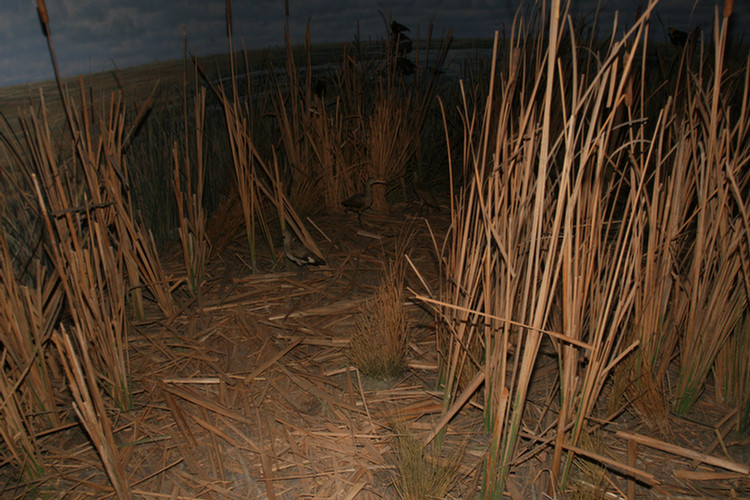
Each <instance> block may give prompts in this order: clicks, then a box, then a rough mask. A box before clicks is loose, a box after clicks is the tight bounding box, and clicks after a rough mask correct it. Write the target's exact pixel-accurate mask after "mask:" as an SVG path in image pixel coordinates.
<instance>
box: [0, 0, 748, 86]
mask: <svg viewBox="0 0 750 500" xmlns="http://www.w3.org/2000/svg"><path fill="white" fill-rule="evenodd" d="M527 3H529V2H527ZM638 3H640V2H639V1H638V0H611V1H609V2H602V4H603V5H605V6H603V7H602V12H601V15H602V21H603V23H602V25H603V26H604V27H606V28H607V29H608V28H609V27H610V26H611V22H612V18H613V17H614V11H615V10H619V11H620V12H621V14H620V23H621V25H622V23H625V24H628V25H629V24H632V22H633V19H634V17H635V12H636V6H637V5H638ZM740 3H743V4H744V3H745V2H735V11H736V14H735V17H736V19H733V22H734V24H735V25H737V26H747V25H748V23H750V6H744V5H743V6H741V5H739V4H740ZM46 4H47V9H48V12H49V17H50V23H51V33H52V40H53V43H54V45H55V50H56V52H57V57H58V62H59V63H60V67H61V70H62V72H63V74H64V75H65V76H71V75H76V74H81V73H88V72H91V71H102V70H106V69H112V68H113V67H114V65H116V66H117V67H120V68H123V67H127V66H132V65H136V64H144V63H149V62H154V61H160V60H172V59H178V58H180V57H181V56H182V34H183V27H184V28H185V29H186V31H187V41H188V49H189V50H190V51H191V52H193V53H196V54H199V55H204V54H214V53H219V52H226V50H227V46H228V43H227V38H226V21H225V0H202V1H199V0H47V1H46ZM289 4H290V33H291V37H292V40H293V41H294V42H300V41H302V40H303V39H304V36H305V26H306V24H307V21H308V20H310V21H311V25H310V27H311V33H312V40H313V43H325V42H336V41H347V40H352V39H353V38H354V36H355V35H356V33H357V26H358V24H357V23H358V22H359V30H360V31H359V34H360V36H361V37H362V38H363V39H371V38H382V37H383V36H384V33H385V25H384V23H383V19H382V17H381V15H380V12H383V13H384V14H385V15H386V16H388V15H392V16H393V17H394V18H396V19H398V20H399V21H400V22H402V23H404V24H406V25H407V26H410V27H411V28H412V32H413V34H416V29H417V27H418V26H419V27H420V29H421V33H422V36H424V32H425V30H426V29H427V26H428V24H429V23H430V22H433V23H434V32H433V36H435V37H440V36H442V35H444V34H445V33H447V32H448V30H452V31H453V33H454V36H457V37H461V38H463V37H483V38H491V37H492V35H493V33H494V31H495V30H497V29H500V30H502V29H503V27H505V28H506V29H508V30H509V29H510V25H511V23H512V20H513V15H514V13H515V11H516V9H517V7H518V5H519V4H520V1H518V0H470V1H468V2H467V1H465V0H437V1H436V0H413V1H409V2H404V1H398V2H397V1H388V0H380V1H377V0H349V1H346V2H342V1H340V0H318V1H306V2H302V1H298V0H297V1H295V0H289ZM574 4H575V6H576V10H575V11H574V12H573V14H574V15H576V16H580V15H584V14H590V15H591V14H593V12H594V11H595V8H596V5H598V1H596V0H578V1H576V2H574ZM686 4H689V6H690V7H688V8H686ZM716 4H717V3H716V0H714V1H708V0H697V1H696V0H662V1H661V2H660V4H659V5H658V7H657V11H656V12H657V14H658V16H657V17H655V18H654V19H653V21H652V26H654V28H655V30H656V33H655V35H654V36H655V37H656V38H657V39H658V37H659V36H664V32H663V31H662V30H663V28H664V27H666V26H670V25H674V26H676V27H678V28H681V29H685V30H689V29H691V28H692V27H693V26H696V25H698V24H701V25H703V27H704V29H707V30H709V31H710V24H711V20H712V17H713V9H714V6H715V5H716ZM232 18H233V32H234V35H235V44H236V46H237V47H239V46H240V42H241V40H244V42H245V45H246V46H247V47H248V48H250V49H256V48H267V47H271V46H279V45H282V44H283V33H284V21H285V16H284V1H283V0H254V1H237V0H235V2H233V4H232ZM52 76H53V73H52V64H51V61H50V56H49V52H48V50H47V45H46V40H45V39H44V36H43V34H42V29H41V26H40V23H39V20H38V17H37V12H36V0H0V86H2V85H9V84H13V83H23V82H28V81H38V80H42V79H49V78H52Z"/></svg>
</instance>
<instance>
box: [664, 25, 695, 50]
mask: <svg viewBox="0 0 750 500" xmlns="http://www.w3.org/2000/svg"><path fill="white" fill-rule="evenodd" d="M689 38H690V36H689V35H688V34H687V33H685V32H684V31H680V30H676V29H674V28H673V27H672V26H670V27H669V41H670V42H672V44H674V45H675V46H677V47H684V46H685V44H686V43H687V42H688V39H689Z"/></svg>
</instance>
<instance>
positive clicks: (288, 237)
mask: <svg viewBox="0 0 750 500" xmlns="http://www.w3.org/2000/svg"><path fill="white" fill-rule="evenodd" d="M282 237H283V239H284V253H285V254H286V257H287V259H289V260H291V261H292V262H294V263H295V264H297V265H298V266H300V267H303V268H304V267H306V266H320V265H323V264H325V263H326V262H325V261H324V260H323V259H321V258H320V257H318V256H317V255H316V254H315V253H313V252H312V251H311V250H310V249H309V248H307V247H306V246H305V245H303V244H302V242H301V241H300V240H299V238H297V236H296V235H295V234H294V233H292V231H291V230H290V229H289V228H288V227H285V228H284V230H283V231H282Z"/></svg>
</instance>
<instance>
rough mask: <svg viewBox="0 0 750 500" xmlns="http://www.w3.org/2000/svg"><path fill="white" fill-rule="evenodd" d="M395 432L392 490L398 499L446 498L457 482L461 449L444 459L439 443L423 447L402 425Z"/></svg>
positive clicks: (424, 499) (434, 442) (435, 442)
mask: <svg viewBox="0 0 750 500" xmlns="http://www.w3.org/2000/svg"><path fill="white" fill-rule="evenodd" d="M394 430H395V433H396V434H395V437H394V455H395V457H394V465H395V466H396V472H395V473H394V477H393V486H394V488H395V489H396V493H397V495H398V498H401V499H403V500H426V499H432V498H446V495H448V493H449V492H450V491H451V489H453V487H454V486H455V485H456V482H457V481H458V478H459V467H460V465H461V457H462V455H463V453H462V451H461V449H459V450H457V451H455V452H452V453H450V454H448V455H447V456H444V455H445V454H444V453H442V446H440V445H439V444H438V443H439V441H433V443H432V445H429V446H428V447H425V446H423V444H422V443H421V442H420V441H419V440H418V439H416V438H415V437H414V436H413V435H412V434H411V432H410V431H409V429H408V428H407V427H406V426H405V425H403V424H400V425H396V426H395V429H394Z"/></svg>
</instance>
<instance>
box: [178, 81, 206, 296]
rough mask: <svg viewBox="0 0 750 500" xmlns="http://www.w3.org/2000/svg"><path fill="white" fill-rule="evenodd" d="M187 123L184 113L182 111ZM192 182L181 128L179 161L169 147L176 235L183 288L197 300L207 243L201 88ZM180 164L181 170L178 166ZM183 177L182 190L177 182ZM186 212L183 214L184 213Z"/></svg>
mask: <svg viewBox="0 0 750 500" xmlns="http://www.w3.org/2000/svg"><path fill="white" fill-rule="evenodd" d="M185 115H186V116H185V120H187V110H185ZM194 116H195V123H194V129H195V163H196V170H197V171H196V173H195V180H193V174H192V171H191V167H190V157H191V154H190V141H189V139H188V128H187V127H186V128H185V151H184V152H183V159H182V162H180V155H179V151H178V146H177V143H176V142H175V143H174V146H173V148H172V156H173V159H174V170H173V173H174V177H173V179H174V193H175V196H176V197H177V211H178V214H179V223H180V227H179V234H180V241H181V243H182V255H183V258H184V260H185V269H186V271H187V289H188V293H189V294H190V296H191V297H197V296H198V294H199V293H200V288H201V286H202V284H203V276H204V273H205V268H206V261H207V259H208V254H209V252H210V244H209V242H208V239H207V237H206V215H205V213H204V211H203V182H204V172H203V161H204V153H203V126H204V122H205V116H206V89H205V88H202V89H200V91H199V92H198V94H197V95H196V96H195V102H194ZM181 164H182V165H183V166H182V168H181V167H180V165H181ZM183 176H184V178H185V181H184V186H185V187H184V188H183V187H182V186H183V183H182V181H181V179H182V177H183ZM186 212H187V213H186Z"/></svg>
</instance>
